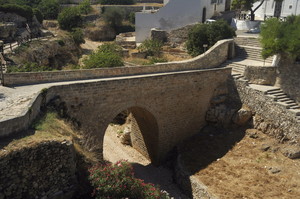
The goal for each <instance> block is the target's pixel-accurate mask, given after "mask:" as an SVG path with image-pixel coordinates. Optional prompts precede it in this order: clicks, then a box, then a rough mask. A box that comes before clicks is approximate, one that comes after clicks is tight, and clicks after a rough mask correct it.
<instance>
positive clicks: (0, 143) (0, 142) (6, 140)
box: [0, 129, 35, 149]
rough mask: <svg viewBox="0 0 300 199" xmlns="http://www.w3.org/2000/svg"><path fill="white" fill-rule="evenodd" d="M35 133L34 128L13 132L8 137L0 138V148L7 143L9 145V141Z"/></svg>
mask: <svg viewBox="0 0 300 199" xmlns="http://www.w3.org/2000/svg"><path fill="white" fill-rule="evenodd" d="M34 134H35V130H34V129H28V130H26V131H22V132H18V133H15V134H13V135H11V136H9V137H4V138H1V139H0V149H3V148H4V147H6V146H7V145H9V143H11V142H12V141H13V140H18V139H21V138H24V137H27V136H30V135H34Z"/></svg>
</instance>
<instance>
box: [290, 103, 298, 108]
mask: <svg viewBox="0 0 300 199" xmlns="http://www.w3.org/2000/svg"><path fill="white" fill-rule="evenodd" d="M297 106H298V104H296V103H293V104H287V108H288V109H293V107H297Z"/></svg>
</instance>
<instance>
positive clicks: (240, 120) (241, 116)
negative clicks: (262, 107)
mask: <svg viewBox="0 0 300 199" xmlns="http://www.w3.org/2000/svg"><path fill="white" fill-rule="evenodd" d="M251 117H252V112H251V111H250V110H248V109H245V108H241V109H240V110H238V112H236V113H235V114H234V115H233V118H232V121H233V122H234V123H235V124H237V125H239V126H243V125H245V124H247V122H248V121H249V120H250V119H251Z"/></svg>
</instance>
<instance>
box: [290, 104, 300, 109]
mask: <svg viewBox="0 0 300 199" xmlns="http://www.w3.org/2000/svg"><path fill="white" fill-rule="evenodd" d="M288 108H289V109H300V106H299V105H298V104H297V105H294V106H289V107H288Z"/></svg>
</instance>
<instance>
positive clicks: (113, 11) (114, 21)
mask: <svg viewBox="0 0 300 199" xmlns="http://www.w3.org/2000/svg"><path fill="white" fill-rule="evenodd" d="M124 16H125V13H124V10H123V9H121V8H115V7H112V8H106V9H105V11H104V13H103V18H104V21H105V23H106V24H107V25H109V26H110V27H112V28H113V29H116V28H117V27H119V26H121V25H122V22H123V20H124Z"/></svg>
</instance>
